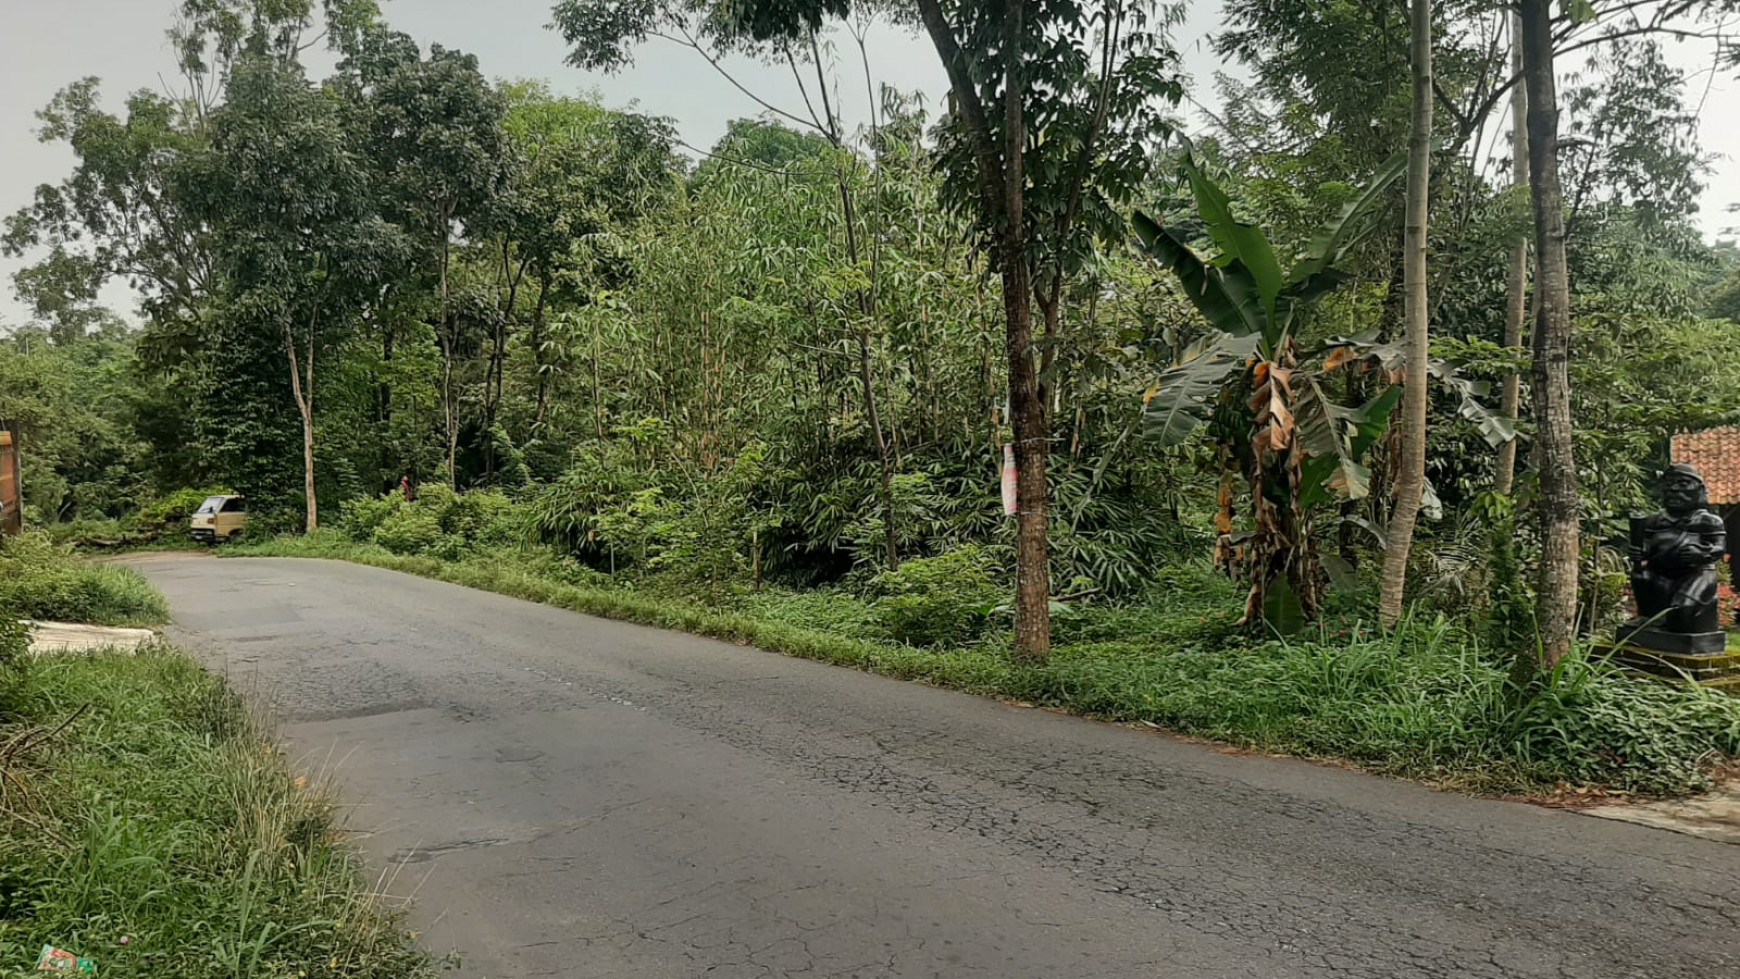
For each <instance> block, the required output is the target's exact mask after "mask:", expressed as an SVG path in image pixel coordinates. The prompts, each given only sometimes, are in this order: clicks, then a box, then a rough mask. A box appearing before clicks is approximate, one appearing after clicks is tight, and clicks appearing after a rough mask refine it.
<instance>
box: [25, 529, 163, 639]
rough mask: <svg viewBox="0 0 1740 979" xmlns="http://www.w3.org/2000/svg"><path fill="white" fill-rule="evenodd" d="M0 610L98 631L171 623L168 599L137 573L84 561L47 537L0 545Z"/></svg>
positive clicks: (28, 536) (35, 535) (36, 535)
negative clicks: (99, 628)
mask: <svg viewBox="0 0 1740 979" xmlns="http://www.w3.org/2000/svg"><path fill="white" fill-rule="evenodd" d="M0 608H9V609H11V610H13V612H14V613H15V614H16V615H20V616H23V617H25V618H31V619H47V620H50V621H58V622H89V623H95V624H98V625H155V624H157V623H159V622H162V621H164V620H166V619H167V618H169V610H168V608H167V607H166V606H165V605H164V603H163V596H161V595H159V594H158V593H157V592H156V590H154V589H153V588H152V587H151V586H150V585H149V584H148V583H147V582H146V581H145V579H144V578H143V577H142V576H140V574H139V573H138V572H137V571H134V570H133V569H131V568H120V567H115V566H112V565H103V564H91V563H87V562H83V561H80V560H78V559H77V558H75V557H74V556H73V554H72V550H71V548H68V547H63V546H60V545H56V544H55V543H54V542H53V541H51V540H50V539H49V538H48V536H47V535H46V534H42V533H29V534H24V535H23V536H20V537H15V538H12V539H10V540H8V541H6V542H5V543H4V545H0Z"/></svg>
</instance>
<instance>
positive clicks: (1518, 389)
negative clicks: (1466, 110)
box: [1492, 14, 1529, 496]
mask: <svg viewBox="0 0 1740 979" xmlns="http://www.w3.org/2000/svg"><path fill="white" fill-rule="evenodd" d="M1509 23H1510V31H1511V62H1510V64H1511V72H1512V74H1515V75H1521V74H1522V68H1523V51H1522V20H1521V18H1519V17H1518V16H1516V15H1515V14H1512V15H1511V17H1510V20H1509ZM1528 111H1529V96H1528V87H1527V86H1526V85H1517V86H1515V87H1514V88H1512V89H1511V96H1510V133H1511V136H1510V139H1511V148H1510V159H1511V170H1510V186H1511V190H1512V193H1513V194H1520V193H1522V192H1524V191H1525V189H1526V188H1527V187H1528V185H1529V128H1528V125H1529V124H1528ZM1516 203H1517V205H1518V206H1519V207H1520V206H1521V204H1522V201H1521V200H1520V199H1519V200H1517V202H1516ZM1528 288H1529V236H1528V232H1527V230H1526V229H1524V228H1519V229H1518V232H1517V235H1516V240H1515V241H1514V242H1513V243H1512V244H1511V246H1510V256H1509V260H1508V262H1507V264H1506V266H1505V279H1504V345H1505V346H1506V347H1507V348H1511V349H1515V348H1518V347H1521V346H1522V345H1523V325H1524V324H1525V323H1527V322H1528ZM1503 398H1504V400H1503V407H1502V410H1503V411H1504V415H1505V417H1506V418H1509V419H1511V420H1512V421H1513V422H1514V421H1515V420H1516V418H1517V414H1518V411H1519V410H1520V409H1521V407H1522V404H1521V402H1522V378H1521V377H1520V376H1519V375H1518V374H1517V373H1516V372H1514V371H1511V372H1507V373H1506V374H1505V376H1504V395H1503ZM1516 450H1517V444H1516V440H1514V439H1513V440H1511V441H1509V442H1506V443H1505V444H1504V445H1502V446H1500V447H1499V450H1498V465H1497V467H1496V469H1495V470H1494V471H1493V476H1492V488H1493V490H1494V491H1496V492H1498V493H1501V494H1503V495H1505V496H1509V495H1510V492H1511V488H1512V487H1513V486H1514V485H1515V481H1516Z"/></svg>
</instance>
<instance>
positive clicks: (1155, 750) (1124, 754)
mask: <svg viewBox="0 0 1740 979" xmlns="http://www.w3.org/2000/svg"><path fill="white" fill-rule="evenodd" d="M133 563H134V566H135V567H137V568H139V569H140V570H141V571H143V572H145V573H146V574H147V575H148V576H149V577H150V578H151V580H152V581H153V583H155V584H156V585H157V586H158V587H159V588H161V589H162V590H163V591H164V592H165V593H166V594H167V595H168V597H169V601H170V605H171V607H172V609H173V610H174V614H175V617H176V623H177V624H176V626H175V627H174V628H173V629H172V630H171V634H172V636H173V637H174V638H176V639H177V640H179V641H181V642H182V643H183V644H184V645H185V646H186V647H187V648H188V649H189V650H190V651H192V652H194V653H195V654H197V655H200V656H202V657H203V658H205V659H206V661H207V662H208V663H210V664H211V665H213V666H214V667H216V668H220V669H227V670H228V671H229V672H230V673H231V675H232V677H234V678H235V679H236V680H237V682H239V683H240V684H241V685H243V686H246V685H248V684H250V683H253V682H256V681H257V683H258V684H259V687H260V689H261V691H262V692H263V693H265V694H266V695H268V696H269V697H270V698H271V699H273V700H275V701H276V703H277V704H278V705H279V707H280V708H281V709H282V711H283V713H284V716H285V718H286V727H285V734H286V736H287V737H288V739H289V740H290V742H291V743H292V744H294V745H296V746H298V748H299V749H300V750H301V751H302V752H304V753H305V755H306V757H307V758H308V759H310V760H311V764H315V765H324V764H331V765H332V766H334V767H335V768H336V769H337V774H338V777H339V779H340V781H341V783H342V790H341V791H342V794H343V796H344V798H345V799H346V801H347V802H350V803H353V804H354V806H355V808H354V810H353V814H352V817H351V824H352V826H353V828H355V829H357V830H359V831H361V834H360V835H361V841H362V845H363V847H364V849H365V852H366V853H367V854H368V856H369V858H370V859H371V861H373V862H374V864H375V866H376V867H377V868H381V869H383V870H385V871H386V872H387V873H389V874H391V875H393V877H394V879H393V887H392V889H393V890H394V891H396V892H405V891H409V890H415V891H416V897H417V908H416V910H415V912H414V915H413V917H414V920H415V921H416V922H417V923H418V924H419V925H420V926H421V927H422V929H423V930H424V934H425V936H426V938H425V940H426V941H427V942H428V943H429V945H430V947H431V948H432V949H433V950H435V951H437V952H446V951H447V950H448V949H450V948H452V949H457V950H458V951H459V952H460V953H461V955H462V957H463V962H464V965H463V968H462V970H461V972H460V974H461V975H465V976H481V977H489V979H498V977H499V979H509V977H530V976H562V977H585V979H604V977H612V979H616V977H620V979H662V977H670V979H690V977H698V976H707V977H711V979H740V977H741V979H746V977H822V976H840V977H861V979H889V977H899V979H917V977H948V979H956V977H960V979H966V977H974V976H988V977H997V979H1029V977H1030V979H1077V977H1094V976H1106V977H1118V979H1133V977H1165V979H1213V977H1223V976H1241V977H1261V979H1269V977H1361V979H1363V977H1370V979H1411V977H1457V979H1480V977H1537V976H1541V977H1577V979H1592V977H1625V979H1670V977H1680V976H1684V977H1697V979H1714V977H1724V976H1740V848H1737V847H1733V846H1726V845H1723V844H1719V843H1712V842H1708V841H1703V840H1698V839H1694V838H1691V837H1685V836H1679V835H1676V834H1673V833H1668V832H1664V831H1661V830H1654V829H1648V828H1644V827H1639V826H1633V825H1628V824H1624V823H1617V822H1609V821H1605V820H1597V819H1590V818H1587V817H1582V816H1578V815H1575V814H1571V813H1566V812H1557V811H1550V810H1545V809H1539V808H1534V807H1530V806H1524V805H1517V804H1511V803H1503V802H1493V801H1483V800H1476V799H1469V798H1464V797H1461V796H1458V795H1453V794H1449V793H1438V792H1432V791H1430V790H1427V789H1424V788H1421V787H1419V786H1416V785H1411V784H1405V783H1400V782H1394V781H1388V780H1384V779H1378V778H1372V777H1369V776H1364V775H1360V774H1357V773H1353V772H1346V771H1340V770H1336V769H1330V768H1324V767H1320V766H1315V765H1310V764H1306V763H1302V762H1295V761H1286V760H1277V759H1268V758H1255V757H1246V756H1239V755H1233V754H1228V753H1223V752H1219V751H1216V750H1214V749H1212V748H1209V747H1205V746H1201V745H1196V744H1190V743H1185V742H1182V741H1179V740H1175V739H1172V738H1168V737H1165V736H1161V735H1157V734H1152V733H1146V732H1140V731H1132V730H1128V729H1125V728H1121V727H1116V726H1112V725H1105V724H1097V723H1092V722H1088V721H1083V720H1078V719H1074V718H1068V717H1061V716H1057V715H1053V714H1050V713H1046V712H1043V711H1036V710H1025V709H1021V708H1017V707H1012V706H1007V705H1003V704H998V703H994V702H991V701H987V700H982V699H977V698H974V697H969V696H964V695H961V694H955V693H950V692H947V691H942V690H935V689H931V688H928V687H925V686H922V685H919V684H913V683H903V682H899V681H894V680H888V679H884V678H879V677H874V676H869V675H866V674H862V673H857V672H853V671H850V670H843V669H836V668H832V667H828V666H822V665H819V664H816V663H811V662H805V661H801V660H794V659H788V658H785V657H782V656H778V655H775V654H771V653H765V652H760V651H757V650H754V649H749V648H744V647H740V646H734V645H731V644H728V643H722V642H715V641H712V640H707V639H699V638H694V637H691V636H686V635H679V634H673V633H668V632H661V631H658V630H654V629H647V628H642V627H638V626H632V625H623V624H620V623H614V622H608V621H603V620H599V619H593V618H589V617H586V616H581V615H577V614H574V613H571V612H565V611H560V610H557V609H552V608H546V607H543V606H539V605H534V604H530V603H526V602H521V601H517V600H514V599H509V598H503V597H500V596H497V595H491V594H487V593H484V592H479V591H472V590H469V589H465V588H460V587H457V586H454V585H449V584H444V583H440V582H434V581H428V580H424V579H420V578H414V577H410V576H406V575H401V574H395V573H393V572H389V571H382V570H378V569H374V568H367V567H361V566H356V565H349V564H342V563H336V562H327V561H306V560H284V559H278V560H265V559H230V560H215V559H211V558H204V557H184V556H161V557H149V558H144V559H139V560H136V561H135V562H133Z"/></svg>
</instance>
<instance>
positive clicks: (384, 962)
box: [0, 631, 433, 979]
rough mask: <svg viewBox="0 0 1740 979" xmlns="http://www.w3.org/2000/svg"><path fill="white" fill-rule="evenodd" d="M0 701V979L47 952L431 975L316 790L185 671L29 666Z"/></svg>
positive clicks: (215, 682)
mask: <svg viewBox="0 0 1740 979" xmlns="http://www.w3.org/2000/svg"><path fill="white" fill-rule="evenodd" d="M15 652H16V651H15V650H12V649H11V648H10V647H9V646H8V635H7V634H6V633H5V632H4V631H0V682H3V681H4V680H5V679H6V677H7V676H8V672H7V671H8V669H9V667H8V665H7V664H8V662H9V655H11V654H15ZM0 697H4V700H0V789H3V791H0V962H4V963H6V965H5V967H4V969H3V970H0V971H4V972H5V973H6V974H7V975H14V974H16V975H24V974H25V973H24V970H25V969H27V968H29V965H28V964H29V963H33V962H35V960H36V955H37V953H38V951H39V950H40V949H41V948H42V946H43V945H44V944H45V943H46V944H53V945H56V946H59V947H62V948H66V949H70V950H73V951H75V952H77V953H78V954H80V955H82V956H85V957H87V958H90V959H93V960H94V961H95V962H96V964H97V967H98V969H99V974H100V975H104V976H134V977H165V979H167V977H171V976H173V977H176V979H195V977H210V979H238V977H262V979H263V977H268V976H297V977H302V976H306V977H339V976H348V977H356V976H363V977H375V979H410V977H415V976H422V975H432V974H433V970H431V969H430V968H429V963H428V962H427V960H426V957H425V956H424V955H423V954H422V953H420V952H418V951H416V950H415V949H414V948H413V947H412V945H411V943H410V942H409V940H408V938H407V936H406V934H405V933H404V932H403V931H402V930H401V926H400V921H399V916H398V913H397V911H396V909H395V908H396V906H395V905H394V904H393V903H391V902H388V901H385V900H384V899H381V898H377V897H374V896H372V895H371V893H370V887H369V884H370V880H369V879H367V878H366V877H365V876H364V872H363V870H362V868H361V867H360V865H359V863H358V861H357V859H356V857H355V856H354V854H353V853H352V852H351V850H350V848H349V847H348V845H347V844H346V842H345V841H344V835H343V832H342V828H341V827H340V826H339V824H338V822H337V819H336V816H335V809H334V807H333V805H332V803H331V802H330V800H329V799H328V797H327V796H326V795H325V791H324V787H323V786H322V785H320V784H319V781H318V779H316V780H315V781H314V782H313V783H310V782H308V781H307V780H306V779H305V778H301V777H295V776H293V774H292V772H291V770H290V768H289V766H288V765H287V764H286V762H285V759H284V757H283V756H282V755H281V754H280V753H279V752H278V751H277V750H276V749H274V748H273V747H271V746H270V744H269V742H268V740H266V739H265V738H264V737H263V732H262V731H261V730H260V729H259V727H258V726H257V725H256V724H255V722H254V721H253V720H252V719H251V718H250V716H249V715H248V713H247V712H246V710H244V708H243V706H242V704H241V702H240V701H239V699H238V698H237V697H236V696H235V695H234V694H232V693H231V692H230V691H229V690H228V689H227V688H226V687H225V685H224V683H223V681H222V680H221V679H219V678H217V677H214V676H212V675H210V674H208V673H206V672H205V671H204V670H202V669H201V668H200V667H199V666H198V665H197V664H196V663H194V662H193V661H192V660H190V659H188V658H187V657H185V656H183V655H182V654H180V653H178V652H176V651H174V650H171V649H168V648H162V647H159V648H155V649H150V650H147V651H144V652H142V653H140V654H139V655H136V656H120V655H100V656H72V657H46V658H41V659H38V660H36V661H35V662H34V663H32V664H31V666H30V668H29V670H28V674H27V677H26V678H25V679H24V680H23V682H21V683H18V684H16V685H14V686H10V687H8V686H6V685H3V683H0Z"/></svg>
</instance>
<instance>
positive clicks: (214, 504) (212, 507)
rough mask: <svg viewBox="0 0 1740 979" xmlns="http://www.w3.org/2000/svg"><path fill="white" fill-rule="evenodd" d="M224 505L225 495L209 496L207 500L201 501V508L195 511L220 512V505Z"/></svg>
mask: <svg viewBox="0 0 1740 979" xmlns="http://www.w3.org/2000/svg"><path fill="white" fill-rule="evenodd" d="M223 505H224V498H223V497H221V496H208V497H206V500H205V502H204V503H201V504H200V505H199V509H197V510H195V511H193V512H194V513H216V512H218V507H221V506H223Z"/></svg>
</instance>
